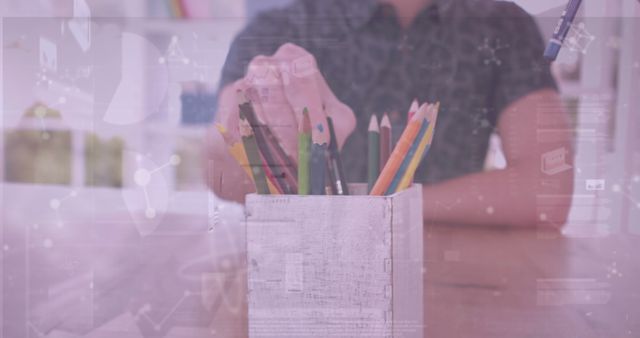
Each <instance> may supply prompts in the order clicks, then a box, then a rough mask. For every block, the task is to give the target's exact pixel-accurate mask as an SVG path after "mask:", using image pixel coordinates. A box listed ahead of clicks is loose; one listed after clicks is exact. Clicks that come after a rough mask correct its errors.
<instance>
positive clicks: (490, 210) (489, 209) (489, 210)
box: [487, 207, 494, 215]
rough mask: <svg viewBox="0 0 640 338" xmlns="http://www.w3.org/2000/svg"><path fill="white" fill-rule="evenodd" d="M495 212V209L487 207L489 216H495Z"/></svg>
mask: <svg viewBox="0 0 640 338" xmlns="http://www.w3.org/2000/svg"><path fill="white" fill-rule="evenodd" d="M493 212H494V210H493V207H487V214H489V215H493Z"/></svg>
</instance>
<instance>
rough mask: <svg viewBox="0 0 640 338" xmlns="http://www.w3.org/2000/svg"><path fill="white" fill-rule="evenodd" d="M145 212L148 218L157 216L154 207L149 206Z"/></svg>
mask: <svg viewBox="0 0 640 338" xmlns="http://www.w3.org/2000/svg"><path fill="white" fill-rule="evenodd" d="M144 214H145V216H147V218H154V217H156V210H155V209H153V208H147V210H145V211H144Z"/></svg>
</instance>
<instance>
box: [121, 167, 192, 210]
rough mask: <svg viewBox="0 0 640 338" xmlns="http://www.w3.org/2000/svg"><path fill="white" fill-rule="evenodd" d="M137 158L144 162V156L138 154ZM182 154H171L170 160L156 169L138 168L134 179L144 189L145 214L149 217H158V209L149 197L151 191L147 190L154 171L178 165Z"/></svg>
mask: <svg viewBox="0 0 640 338" xmlns="http://www.w3.org/2000/svg"><path fill="white" fill-rule="evenodd" d="M136 160H137V161H138V163H140V162H142V156H140V155H139V156H137V157H136ZM180 161H181V159H180V156H178V155H171V157H170V158H169V161H167V162H166V163H164V164H162V165H161V166H159V167H156V168H154V169H147V168H138V169H137V170H136V171H135V173H134V175H133V181H134V183H135V184H136V185H137V186H138V187H139V188H141V189H142V191H143V193H144V199H145V205H146V208H145V216H146V217H147V218H154V217H156V214H157V212H156V209H155V208H154V207H153V206H152V204H151V201H150V199H149V192H148V190H147V187H148V186H149V183H150V182H151V177H152V175H153V174H154V173H156V172H158V171H160V170H162V169H164V168H166V167H168V166H174V167H175V166H177V165H179V164H180Z"/></svg>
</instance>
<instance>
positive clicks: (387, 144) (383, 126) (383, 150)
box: [379, 113, 391, 170]
mask: <svg viewBox="0 0 640 338" xmlns="http://www.w3.org/2000/svg"><path fill="white" fill-rule="evenodd" d="M390 155H391V121H390V120H389V115H387V113H385V114H384V116H382V121H380V166H379V170H382V168H384V166H385V165H386V164H387V161H388V160H389V156H390Z"/></svg>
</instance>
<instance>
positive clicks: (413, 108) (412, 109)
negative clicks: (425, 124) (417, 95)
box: [409, 99, 420, 113]
mask: <svg viewBox="0 0 640 338" xmlns="http://www.w3.org/2000/svg"><path fill="white" fill-rule="evenodd" d="M419 106H420V104H419V103H418V100H417V99H413V102H411V106H410V107H409V112H410V113H415V112H417V111H418V108H419Z"/></svg>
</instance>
